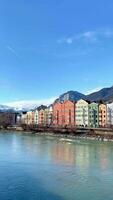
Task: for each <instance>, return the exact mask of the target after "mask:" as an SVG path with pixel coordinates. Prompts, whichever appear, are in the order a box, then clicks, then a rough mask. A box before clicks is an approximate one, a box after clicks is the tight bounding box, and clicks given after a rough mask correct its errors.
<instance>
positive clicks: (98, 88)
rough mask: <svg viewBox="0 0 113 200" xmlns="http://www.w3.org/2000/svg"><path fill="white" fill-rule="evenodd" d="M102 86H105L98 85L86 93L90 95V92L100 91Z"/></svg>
mask: <svg viewBox="0 0 113 200" xmlns="http://www.w3.org/2000/svg"><path fill="white" fill-rule="evenodd" d="M102 88H103V87H97V88H94V89H91V90H88V91H87V92H86V93H85V94H86V95H88V94H91V93H94V92H98V91H99V90H101V89H102Z"/></svg>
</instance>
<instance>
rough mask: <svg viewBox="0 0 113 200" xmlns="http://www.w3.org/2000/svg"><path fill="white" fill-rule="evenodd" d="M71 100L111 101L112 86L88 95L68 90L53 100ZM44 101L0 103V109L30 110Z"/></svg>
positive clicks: (112, 95) (112, 98) (112, 96)
mask: <svg viewBox="0 0 113 200" xmlns="http://www.w3.org/2000/svg"><path fill="white" fill-rule="evenodd" d="M68 99H70V100H72V101H78V100H80V99H86V100H89V101H97V102H98V101H100V100H102V101H104V102H113V86H112V87H109V88H103V89H101V90H99V91H97V92H94V93H91V94H88V95H85V94H82V93H80V92H77V91H68V92H66V93H64V94H62V95H60V97H59V98H58V99H56V100H55V102H58V101H64V100H68ZM43 103H44V102H38V101H37V103H36V102H34V103H33V102H31V103H30V102H29V103H26V104H25V102H24V103H23V104H22V103H21V104H17V105H14V106H12V107H10V106H7V105H0V111H10V110H12V111H22V110H23V111H25V110H31V109H34V108H36V107H38V106H40V105H41V104H43ZM50 103H53V99H51V101H50ZM44 104H45V105H48V102H47V103H46V101H45V103H44Z"/></svg>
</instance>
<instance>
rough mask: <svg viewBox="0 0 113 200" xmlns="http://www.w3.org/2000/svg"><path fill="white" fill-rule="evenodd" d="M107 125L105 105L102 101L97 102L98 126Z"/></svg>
mask: <svg viewBox="0 0 113 200" xmlns="http://www.w3.org/2000/svg"><path fill="white" fill-rule="evenodd" d="M106 125H107V106H106V104H104V103H101V104H99V127H106Z"/></svg>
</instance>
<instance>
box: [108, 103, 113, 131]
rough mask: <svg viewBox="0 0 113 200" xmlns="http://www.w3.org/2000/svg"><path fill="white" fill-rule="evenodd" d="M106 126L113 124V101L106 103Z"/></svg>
mask: <svg viewBox="0 0 113 200" xmlns="http://www.w3.org/2000/svg"><path fill="white" fill-rule="evenodd" d="M107 126H108V127H110V126H113V103H109V104H107Z"/></svg>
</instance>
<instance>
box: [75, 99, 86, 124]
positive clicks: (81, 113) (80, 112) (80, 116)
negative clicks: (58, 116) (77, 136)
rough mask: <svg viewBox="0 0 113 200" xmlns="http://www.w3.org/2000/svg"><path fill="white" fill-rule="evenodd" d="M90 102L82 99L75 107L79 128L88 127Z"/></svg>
mask: <svg viewBox="0 0 113 200" xmlns="http://www.w3.org/2000/svg"><path fill="white" fill-rule="evenodd" d="M88 105H89V104H88V102H87V101H85V100H83V99H81V100H79V101H78V102H77V103H76V107H75V113H76V114H75V118H76V119H75V121H76V125H77V126H84V127H85V126H88V124H89V121H88V110H89V106H88Z"/></svg>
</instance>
